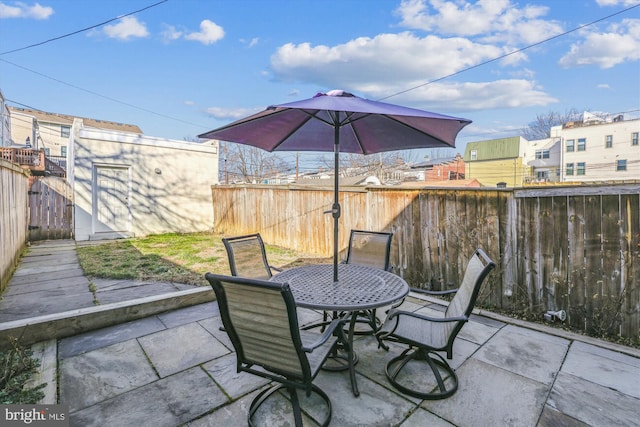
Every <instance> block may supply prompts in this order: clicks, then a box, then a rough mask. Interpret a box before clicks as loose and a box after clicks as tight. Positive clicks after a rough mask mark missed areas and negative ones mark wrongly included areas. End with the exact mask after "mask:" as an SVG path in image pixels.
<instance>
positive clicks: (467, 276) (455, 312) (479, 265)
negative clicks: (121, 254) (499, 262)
mask: <svg viewBox="0 0 640 427" xmlns="http://www.w3.org/2000/svg"><path fill="white" fill-rule="evenodd" d="M495 266H496V264H495V263H494V262H493V261H492V260H491V259H490V258H489V256H487V254H486V253H485V252H484V251H483V250H482V249H480V248H478V249H476V251H475V252H474V253H473V255H472V256H471V258H470V259H469V262H468V263H467V268H466V270H465V272H464V277H463V278H462V283H460V286H459V288H458V291H457V292H456V294H455V296H454V297H453V299H452V300H451V302H450V303H449V307H447V311H446V312H445V316H444V317H469V316H470V315H471V312H472V311H473V306H474V305H475V303H476V299H477V298H478V294H479V293H480V287H481V286H482V282H484V279H485V278H486V277H487V275H488V274H489V273H490V272H491V270H493V268H494V267H495ZM463 324H464V322H457V323H453V322H452V323H445V326H446V329H447V331H446V335H445V336H449V337H451V338H455V334H457V333H458V331H459V330H460V329H462V326H463ZM452 335H453V336H452Z"/></svg>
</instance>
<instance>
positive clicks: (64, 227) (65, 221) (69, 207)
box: [29, 177, 73, 241]
mask: <svg viewBox="0 0 640 427" xmlns="http://www.w3.org/2000/svg"><path fill="white" fill-rule="evenodd" d="M29 211H30V221H29V240H32V241H35V240H54V239H70V238H72V230H73V216H72V215H73V191H72V189H71V186H70V185H69V183H68V182H67V181H66V180H65V179H64V178H58V177H43V178H37V179H36V180H35V181H34V182H33V184H32V185H31V190H29Z"/></svg>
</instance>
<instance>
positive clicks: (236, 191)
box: [212, 184, 640, 338]
mask: <svg viewBox="0 0 640 427" xmlns="http://www.w3.org/2000/svg"><path fill="white" fill-rule="evenodd" d="M212 192H213V200H214V203H213V205H214V217H215V221H216V222H215V226H214V229H215V230H216V231H218V232H221V233H227V234H242V233H249V232H255V231H258V232H260V233H262V235H263V237H264V239H265V241H267V242H268V243H270V244H275V245H280V246H284V247H288V248H292V249H295V250H297V251H300V252H303V253H309V254H316V255H321V256H331V254H332V250H333V249H332V248H333V220H332V218H331V215H327V214H324V211H327V210H330V209H331V204H332V202H333V194H332V191H331V190H330V189H325V190H308V189H300V188H289V187H272V186H253V187H248V186H247V187H245V186H238V187H226V186H216V187H212ZM340 201H341V204H342V217H341V219H340V230H341V232H340V240H339V247H340V249H341V250H342V251H344V249H345V248H346V246H347V243H348V234H349V233H348V231H349V230H350V229H352V228H359V229H369V230H387V231H392V232H393V233H394V240H393V247H392V252H391V254H392V255H391V258H392V259H391V262H392V264H393V265H394V268H395V270H394V271H395V272H396V273H398V274H400V275H402V276H403V277H405V278H406V279H407V280H408V281H409V282H410V283H411V284H412V285H413V286H421V287H429V288H433V289H447V288H450V287H454V286H457V284H458V283H459V282H460V280H461V277H462V274H463V273H464V267H465V265H466V261H467V258H468V256H469V255H470V254H471V253H472V252H473V250H474V249H475V248H476V247H482V248H484V249H485V250H486V251H487V252H488V253H489V255H490V256H491V257H492V258H493V259H494V260H496V261H497V262H498V268H497V269H496V271H495V273H493V274H492V275H491V276H490V277H489V280H488V286H486V287H485V289H484V291H483V293H482V299H483V301H484V302H485V303H487V304H491V305H494V306H497V307H502V308H528V309H529V310H531V311H532V312H533V313H536V314H540V315H542V314H543V313H544V312H545V311H547V310H560V309H563V310H566V311H567V314H568V321H569V322H570V323H571V325H572V326H574V327H578V328H580V329H583V330H585V331H589V332H590V333H619V334H621V335H623V336H627V337H636V338H637V337H638V334H639V332H638V329H639V326H640V314H639V311H640V289H639V288H640V265H639V264H640V213H639V211H640V185H637V184H624V185H611V186H600V187H561V188H554V189H520V190H509V189H488V188H481V189H407V190H398V189H389V188H373V187H369V188H366V189H363V188H345V189H343V191H341V193H340Z"/></svg>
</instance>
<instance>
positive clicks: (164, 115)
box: [0, 0, 205, 128]
mask: <svg viewBox="0 0 640 427" xmlns="http://www.w3.org/2000/svg"><path fill="white" fill-rule="evenodd" d="M165 1H167V0H165ZM0 62H5V63H7V64H10V65H13V66H14V67H18V68H21V69H23V70H25V71H29V72H30V73H33V74H37V75H39V76H41V77H44V78H46V79H49V80H53V81H54V82H57V83H60V84H63V85H65V86H69V87H72V88H74V89H77V90H81V91H83V92H86V93H89V94H91V95H94V96H99V97H100V98H104V99H107V100H109V101H112V102H115V103H118V104H122V105H126V106H127V107H131V108H135V109H136V110H140V111H144V112H145V113H150V114H155V115H156V116H159V117H164V118H165V119H170V120H175V121H178V122H181V123H184V124H187V125H191V126H197V127H200V128H205V126H202V125H199V124H196V123H191V122H188V121H186V120H182V119H178V118H175V117H171V116H168V115H166V114H162V113H157V112H155V111H152V110H148V109H146V108H143V107H138V106H137V105H133V104H130V103H128V102H124V101H120V100H118V99H115V98H111V97H110V96H107V95H102V94H100V93H98V92H94V91H92V90H89V89H85V88H82V87H80V86H76V85H74V84H71V83H67V82H65V81H62V80H60V79H56V78H55V77H51V76H47V75H46V74H43V73H40V72H38V71H35V70H32V69H30V68H27V67H23V66H22V65H18V64H16V63H14V62H11V61H7V60H6V59H2V58H0ZM21 105H22V104H21ZM33 110H39V109H38V108H33Z"/></svg>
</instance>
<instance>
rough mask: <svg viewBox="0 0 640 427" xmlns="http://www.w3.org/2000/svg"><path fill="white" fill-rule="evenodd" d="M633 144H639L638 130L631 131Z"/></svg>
mask: <svg viewBox="0 0 640 427" xmlns="http://www.w3.org/2000/svg"><path fill="white" fill-rule="evenodd" d="M631 145H638V132H631Z"/></svg>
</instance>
